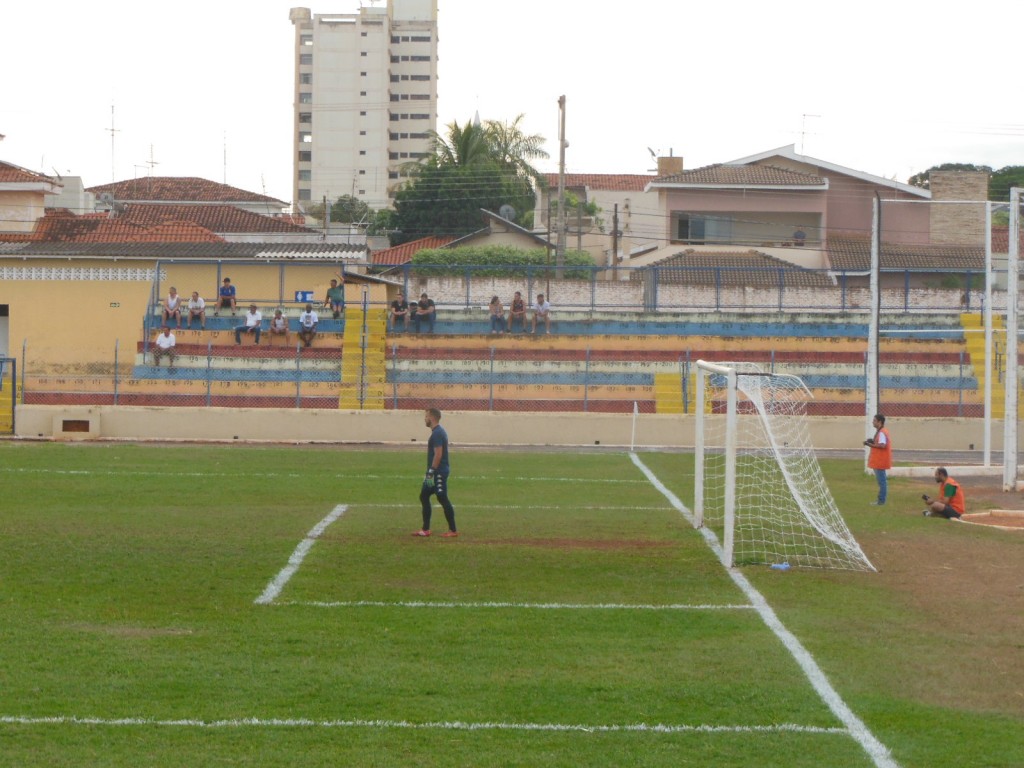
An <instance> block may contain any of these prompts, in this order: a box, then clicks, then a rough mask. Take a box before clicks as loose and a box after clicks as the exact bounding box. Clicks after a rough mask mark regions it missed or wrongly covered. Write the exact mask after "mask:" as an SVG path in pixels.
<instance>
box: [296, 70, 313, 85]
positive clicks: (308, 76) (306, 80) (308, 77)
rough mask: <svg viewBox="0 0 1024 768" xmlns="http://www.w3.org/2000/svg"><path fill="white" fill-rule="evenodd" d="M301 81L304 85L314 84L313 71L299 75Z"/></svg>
mask: <svg viewBox="0 0 1024 768" xmlns="http://www.w3.org/2000/svg"><path fill="white" fill-rule="evenodd" d="M299 82H300V83H301V84H302V85H312V84H313V73H312V72H303V73H302V74H300V75H299Z"/></svg>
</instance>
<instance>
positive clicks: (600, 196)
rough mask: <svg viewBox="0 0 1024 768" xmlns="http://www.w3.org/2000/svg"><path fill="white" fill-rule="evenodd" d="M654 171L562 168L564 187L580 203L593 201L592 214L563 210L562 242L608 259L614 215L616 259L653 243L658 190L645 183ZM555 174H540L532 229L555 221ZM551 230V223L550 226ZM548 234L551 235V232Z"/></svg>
mask: <svg viewBox="0 0 1024 768" xmlns="http://www.w3.org/2000/svg"><path fill="white" fill-rule="evenodd" d="M657 178H658V177H657V176H656V175H654V174H637V173H567V174H565V180H564V183H565V190H566V192H567V193H569V194H571V195H572V196H573V197H575V198H576V199H577V200H579V201H580V203H582V204H584V205H587V204H591V203H592V204H594V205H596V206H597V208H598V213H597V216H596V217H590V216H584V215H582V214H579V213H578V212H577V211H572V210H567V211H566V212H565V216H566V231H567V242H566V247H568V248H571V249H574V250H583V251H587V252H588V253H590V254H591V256H593V257H594V260H595V262H596V263H598V264H607V263H610V254H611V250H612V248H613V247H614V246H613V240H612V236H611V231H612V225H613V220H614V219H615V218H616V215H617V223H618V231H619V233H620V234H619V240H618V250H619V259H620V261H621V260H623V259H629V258H630V256H632V255H638V254H640V253H643V252H645V251H648V250H650V249H651V248H654V247H656V245H657V242H658V241H657V236H658V235H659V234H660V230H659V228H658V227H657V226H656V222H657V218H658V216H659V215H660V208H659V201H658V193H657V192H654V191H648V190H647V185H648V184H650V183H651V182H652V181H654V180H655V179H657ZM558 184H559V175H558V174H557V173H549V174H545V176H544V178H543V183H542V184H539V185H538V188H537V195H536V206H535V208H534V215H533V222H534V230H535V231H538V232H541V231H543V232H547V231H548V228H549V226H548V225H549V223H550V224H551V225H556V222H555V218H556V210H555V206H556V204H557V201H558ZM551 228H552V230H554V231H557V226H552V227H551ZM552 239H555V238H554V235H552Z"/></svg>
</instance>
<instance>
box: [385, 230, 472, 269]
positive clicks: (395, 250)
mask: <svg viewBox="0 0 1024 768" xmlns="http://www.w3.org/2000/svg"><path fill="white" fill-rule="evenodd" d="M453 240H455V238H454V237H452V236H451V235H432V236H430V237H421V238H420V239H419V240H410V241H409V242H408V243H402V244H401V245H396V246H394V247H392V248H386V249H384V250H382V251H377V252H375V253H374V254H373V264H374V266H387V267H396V266H400V265H402V264H408V263H409V262H410V261H412V257H413V256H414V255H415V254H416V253H417V252H418V251H422V250H423V249H424V248H440V247H442V246H445V245H448V243H450V242H452V241H453Z"/></svg>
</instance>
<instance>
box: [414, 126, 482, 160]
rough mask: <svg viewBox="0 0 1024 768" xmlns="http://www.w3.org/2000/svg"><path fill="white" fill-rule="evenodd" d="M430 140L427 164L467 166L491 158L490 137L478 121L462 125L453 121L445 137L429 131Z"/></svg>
mask: <svg viewBox="0 0 1024 768" xmlns="http://www.w3.org/2000/svg"><path fill="white" fill-rule="evenodd" d="M431 140H432V142H433V151H432V152H431V154H430V155H429V156H428V157H427V163H428V164H429V165H434V166H438V167H441V166H458V167H460V168H468V167H470V166H474V165H484V164H487V163H489V162H491V161H492V160H493V153H492V150H491V144H490V137H489V136H488V133H487V130H486V129H485V128H483V127H482V126H481V125H480V122H479V121H475V122H466V123H464V124H463V125H462V126H460V125H459V124H458V122H457V121H454V122H452V123H451V124H450V125H449V126H448V137H447V139H446V138H445V137H443V136H441V135H440V134H439V133H437V132H436V131H431Z"/></svg>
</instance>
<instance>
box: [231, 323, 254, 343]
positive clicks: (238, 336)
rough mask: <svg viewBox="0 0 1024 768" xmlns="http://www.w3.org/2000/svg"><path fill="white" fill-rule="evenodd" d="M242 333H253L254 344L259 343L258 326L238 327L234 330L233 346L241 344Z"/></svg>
mask: <svg viewBox="0 0 1024 768" xmlns="http://www.w3.org/2000/svg"><path fill="white" fill-rule="evenodd" d="M243 333H255V334H256V343H257V344H259V343H260V326H258V325H254V326H248V325H240V326H238V327H237V328H235V344H241V343H242V334H243Z"/></svg>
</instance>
